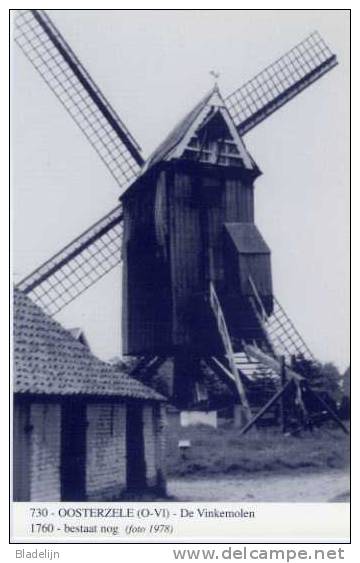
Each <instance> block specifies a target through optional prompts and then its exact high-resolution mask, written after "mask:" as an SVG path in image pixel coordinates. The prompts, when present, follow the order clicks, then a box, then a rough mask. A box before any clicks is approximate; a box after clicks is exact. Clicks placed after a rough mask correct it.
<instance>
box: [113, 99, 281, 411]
mask: <svg viewBox="0 0 360 563" xmlns="http://www.w3.org/2000/svg"><path fill="white" fill-rule="evenodd" d="M199 111H200V113H201V109H200V110H199V109H198V114H197V116H199ZM202 111H203V115H202V122H203V121H204V119H205V123H206V124H205V125H204V126H203V127H201V126H199V125H198V123H196V119H195V123H194V115H191V114H190V118H189V116H188V117H187V118H185V126H184V122H183V123H182V124H181V125H180V127H179V126H178V129H177V133H178V137H180V141H179V140H178V139H176V131H175V141H177V145H176V144H175V146H178V145H179V144H180V143H181V142H183V143H184V142H185V144H186V143H187V144H186V146H185V149H184V148H181V151H180V157H178V158H176V157H172V158H168V156H164V155H163V153H164V150H163V148H164V147H163V148H162V150H160V151H159V153H158V155H157V157H156V158H153V159H150V163H149V164H148V165H147V166H146V167H145V170H144V173H143V174H142V175H141V176H140V177H139V178H138V180H137V181H136V182H135V183H134V184H133V185H132V186H131V187H130V188H129V189H128V190H127V191H126V192H125V194H124V195H123V196H122V204H123V212H124V239H123V264H124V266H123V353H124V354H125V355H132V356H144V355H149V356H151V355H152V356H154V355H162V356H172V357H176V358H177V359H178V360H177V365H178V369H177V370H176V372H177V374H178V376H177V379H178V383H177V385H175V388H177V389H178V391H177V395H178V396H180V397H181V398H184V396H185V395H187V399H186V400H185V403H186V402H187V401H189V400H190V399H189V397H190V395H191V393H190V392H189V393H190V395H189V394H188V393H187V391H186V390H185V389H184V386H185V388H186V389H188V388H189V386H190V387H191V385H190V379H191V378H194V371H196V369H197V368H196V367H195V366H196V362H197V361H198V360H199V358H202V357H204V358H206V357H209V356H214V355H217V356H219V355H224V350H223V347H222V342H221V338H220V337H219V334H218V331H217V327H216V323H215V319H214V316H213V314H212V311H211V308H210V305H209V287H210V282H212V283H213V285H214V287H215V289H216V292H217V294H218V296H219V298H220V301H221V306H222V308H223V311H224V314H225V317H226V321H227V324H228V328H229V332H230V334H231V338H232V340H233V344H234V347H235V348H236V347H239V346H240V343H241V341H242V340H248V341H252V340H254V338H256V329H257V327H256V317H254V315H253V314H252V312H251V310H250V308H249V306H248V300H247V298H248V296H249V295H251V294H252V292H253V289H252V287H251V284H250V282H249V275H250V276H251V278H252V280H253V281H254V283H255V285H256V288H257V290H258V292H259V295H260V297H261V299H262V301H263V304H264V307H265V308H266V310H267V312H268V313H271V309H272V280H271V266H270V250H269V248H268V246H267V245H266V243H265V241H264V240H263V238H262V237H261V235H260V233H259V231H258V229H257V227H256V226H255V224H254V180H255V179H256V177H257V176H258V175H259V174H260V172H259V170H258V168H257V166H256V165H255V163H254V162H253V161H252V159H251V157H250V156H249V155H248V153H246V156H247V166H245V165H244V158H245V156H244V157H243V158H240V156H236V157H235V158H233V156H231V154H232V153H233V152H235V151H236V153H237V154H238V150H237V149H236V144H238V143H239V142H241V143H242V141H241V140H240V138H237V139H235V140H234V135H235V133H234V131H233V130H230V128H229V121H228V120H229V119H230V118H229V117H228V118H227V120H225V119H224V117H223V114H222V113H220V110H219V107H218V106H216V105H215V106H214V105H212V103H211V100H210V103H209V100H208V101H207V103H206V104H204V102H203V107H202ZM223 111H226V110H223ZM207 112H208V113H209V112H210V117H209V116H208V115H207ZM206 117H207V120H206ZM189 123H190V125H189ZM192 126H193V129H192V130H191V127H192ZM186 127H188V129H189V132H188V133H187V136H188V138H189V139H190V140H189V141H187V140H186V135H185V134H184V132H183V131H184V130H186ZM179 129H180V132H181V133H182V134H180V135H179ZM235 131H236V130H235ZM236 134H237V133H236ZM171 138H174V133H172V136H171V135H170V139H171ZM184 138H185V141H184ZM204 138H205V139H206V140H204ZM194 139H195V140H194ZM196 139H198V141H196ZM224 139H225V141H226V143H227V145H226V146H227V148H226V149H221V146H225V145H224ZM166 142H167V143H168V144H169V141H166ZM166 142H165V145H166ZM189 143H190V144H189ZM173 144H174V141H173ZM196 146H197V147H200V148H198V149H197V150H196V148H194V150H193V151H192V150H191V147H196ZM234 146H235V148H233V147H234ZM238 146H239V145H238ZM186 147H187V148H186ZM189 147H190V150H189ZM201 147H202V149H201ZM204 147H207V148H208V149H209V150H208V151H204V153H203V154H202V152H201V151H202V150H204ZM214 147H215V149H216V147H218V149H217V151H216V150H215V149H214ZM240 148H241V147H240ZM214 150H215V153H214ZM243 150H245V151H246V149H245V148H244V149H243ZM221 151H223V152H221ZM165 153H166V151H165ZM240 154H241V153H240ZM224 155H225V156H224ZM214 159H216V161H215V162H212V160H214ZM236 343H238V344H236ZM189 375H190V378H189V377H188V376H189ZM179 378H180V383H179ZM195 379H196V377H195ZM185 381H186V384H185V383H184V382H185ZM179 389H180V390H179Z"/></svg>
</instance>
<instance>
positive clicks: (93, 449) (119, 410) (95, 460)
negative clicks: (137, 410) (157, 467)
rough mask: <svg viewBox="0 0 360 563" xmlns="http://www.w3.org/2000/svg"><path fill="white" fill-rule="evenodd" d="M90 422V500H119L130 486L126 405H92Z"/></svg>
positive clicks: (88, 491)
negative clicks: (127, 463) (128, 484)
mask: <svg viewBox="0 0 360 563" xmlns="http://www.w3.org/2000/svg"><path fill="white" fill-rule="evenodd" d="M87 422H88V427H87V439H86V452H87V463H86V491H87V497H88V498H89V499H92V500H97V499H99V500H101V499H106V498H112V497H116V495H117V494H118V493H119V492H120V491H121V490H122V489H123V488H124V487H125V485H126V441H125V440H126V405H125V404H122V403H120V404H119V403H116V404H101V403H96V404H90V405H88V406H87Z"/></svg>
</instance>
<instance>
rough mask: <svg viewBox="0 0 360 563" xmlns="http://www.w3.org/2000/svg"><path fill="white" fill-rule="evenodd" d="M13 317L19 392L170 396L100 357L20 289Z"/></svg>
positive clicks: (15, 384) (17, 389)
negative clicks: (162, 393)
mask: <svg viewBox="0 0 360 563" xmlns="http://www.w3.org/2000/svg"><path fill="white" fill-rule="evenodd" d="M13 319H14V339H13V350H14V392H15V393H22V394H46V395H94V396H114V397H115V396H116V397H124V398H133V399H148V400H165V399H164V397H162V396H161V395H159V394H158V393H156V392H155V391H154V390H153V389H150V388H149V387H146V386H145V385H143V384H142V383H140V382H139V381H137V380H135V379H133V378H131V377H129V376H128V375H127V374H125V373H121V372H119V371H118V369H116V368H115V367H113V366H111V365H109V364H107V363H106V362H103V361H101V360H99V359H98V358H96V357H95V356H94V355H93V354H92V353H91V351H90V350H89V349H88V348H87V347H86V346H84V345H83V344H81V343H80V342H79V341H78V340H76V339H75V338H74V337H73V336H72V334H71V333H70V331H68V330H66V329H65V328H64V327H62V326H61V325H60V324H59V323H58V322H57V321H55V320H54V319H52V318H50V317H49V316H47V315H46V314H45V313H44V312H43V311H42V309H40V307H38V306H37V305H35V304H34V303H33V302H32V301H31V300H30V299H29V298H28V297H27V296H26V295H25V294H23V293H22V292H20V291H19V290H18V289H16V288H15V289H14V308H13Z"/></svg>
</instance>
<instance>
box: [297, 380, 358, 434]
mask: <svg viewBox="0 0 360 563" xmlns="http://www.w3.org/2000/svg"><path fill="white" fill-rule="evenodd" d="M307 391H309V392H310V393H312V395H313V396H314V397H315V398H316V399H317V400H318V401H319V403H320V404H321V405H322V406H323V407H324V408H325V409H326V411H327V412H328V414H329V415H330V416H331V418H332V419H333V420H335V422H336V423H337V424H338V425H339V426H340V428H341V429H342V430H343V431H344V432H345V434H349V430H348V429H347V427H346V426H345V424H344V423H343V421H342V420H341V418H339V417H338V415H337V414H336V413H335V412H334V411H333V410H332V408H331V407H329V405H328V404H327V403H326V402H325V401H324V399H322V398H321V397H320V395H318V394H317V393H316V392H315V391H313V389H311V388H310V386H309V385H308V386H307Z"/></svg>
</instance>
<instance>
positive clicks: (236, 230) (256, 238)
mask: <svg viewBox="0 0 360 563" xmlns="http://www.w3.org/2000/svg"><path fill="white" fill-rule="evenodd" d="M225 228H226V230H227V232H228V233H229V235H230V238H231V239H232V241H233V242H234V244H235V246H236V249H237V251H238V252H239V254H269V253H270V248H269V247H268V245H267V244H266V242H265V240H264V239H263V237H262V235H261V233H260V231H259V230H258V228H257V226H256V225H255V224H254V223H225Z"/></svg>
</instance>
